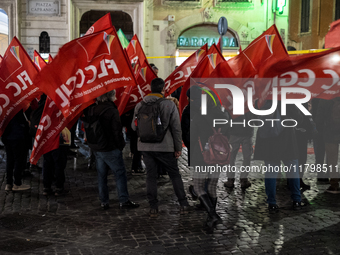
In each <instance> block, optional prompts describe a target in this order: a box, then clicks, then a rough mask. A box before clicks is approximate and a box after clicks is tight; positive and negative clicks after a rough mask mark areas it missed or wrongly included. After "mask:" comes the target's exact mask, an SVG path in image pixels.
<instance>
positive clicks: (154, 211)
mask: <svg viewBox="0 0 340 255" xmlns="http://www.w3.org/2000/svg"><path fill="white" fill-rule="evenodd" d="M149 216H150V217H158V209H154V208H151V209H150V211H149Z"/></svg>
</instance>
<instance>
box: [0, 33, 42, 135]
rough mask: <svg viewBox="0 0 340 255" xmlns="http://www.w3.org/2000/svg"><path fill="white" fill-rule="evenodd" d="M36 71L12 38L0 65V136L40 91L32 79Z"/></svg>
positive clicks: (27, 56) (20, 46) (29, 59)
mask: <svg viewBox="0 0 340 255" xmlns="http://www.w3.org/2000/svg"><path fill="white" fill-rule="evenodd" d="M37 74H38V70H37V68H36V66H35V65H34V63H33V62H32V60H31V58H30V57H29V55H28V54H27V52H26V51H25V49H24V48H23V47H22V45H21V43H20V42H19V40H18V39H17V38H16V37H14V38H13V40H12V41H11V43H10V44H9V46H8V48H7V50H6V52H5V54H4V56H3V59H2V61H1V64H0V136H1V135H2V133H3V132H4V130H5V128H6V126H7V124H8V122H9V121H10V120H11V119H12V118H13V117H14V116H15V114H17V113H18V112H19V111H20V110H21V109H24V110H26V109H27V107H28V106H29V103H30V102H31V101H32V100H33V99H34V98H35V97H36V96H38V95H39V94H40V93H41V91H40V90H39V88H37V87H36V86H35V84H34V83H33V82H34V79H35V77H36V76H37Z"/></svg>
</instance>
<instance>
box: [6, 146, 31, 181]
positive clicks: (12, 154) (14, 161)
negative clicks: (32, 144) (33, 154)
mask: <svg viewBox="0 0 340 255" xmlns="http://www.w3.org/2000/svg"><path fill="white" fill-rule="evenodd" d="M4 145H5V150H6V156H7V159H6V183H7V184H10V185H13V176H14V184H15V185H18V186H20V185H21V178H22V173H23V171H24V169H25V167H26V161H27V146H26V144H25V140H10V141H7V142H5V143H4Z"/></svg>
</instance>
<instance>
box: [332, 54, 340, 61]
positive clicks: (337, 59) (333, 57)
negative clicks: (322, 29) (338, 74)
mask: <svg viewBox="0 0 340 255" xmlns="http://www.w3.org/2000/svg"><path fill="white" fill-rule="evenodd" d="M331 61H332V62H335V63H337V62H340V56H339V55H333V56H332V57H331Z"/></svg>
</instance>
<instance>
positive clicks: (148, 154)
mask: <svg viewBox="0 0 340 255" xmlns="http://www.w3.org/2000/svg"><path fill="white" fill-rule="evenodd" d="M142 154H143V159H144V163H145V166H146V192H147V198H148V200H149V204H150V207H151V208H158V199H157V177H158V174H157V166H158V165H160V166H161V167H162V168H163V169H164V170H166V171H167V172H168V174H169V177H170V179H171V181H172V186H173V188H174V191H175V194H176V196H177V198H178V202H179V204H180V205H181V206H186V205H188V201H187V198H186V194H185V191H184V186H183V181H182V176H181V175H180V173H179V169H178V165H177V159H176V157H175V155H174V153H173V152H156V151H143V152H142Z"/></svg>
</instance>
